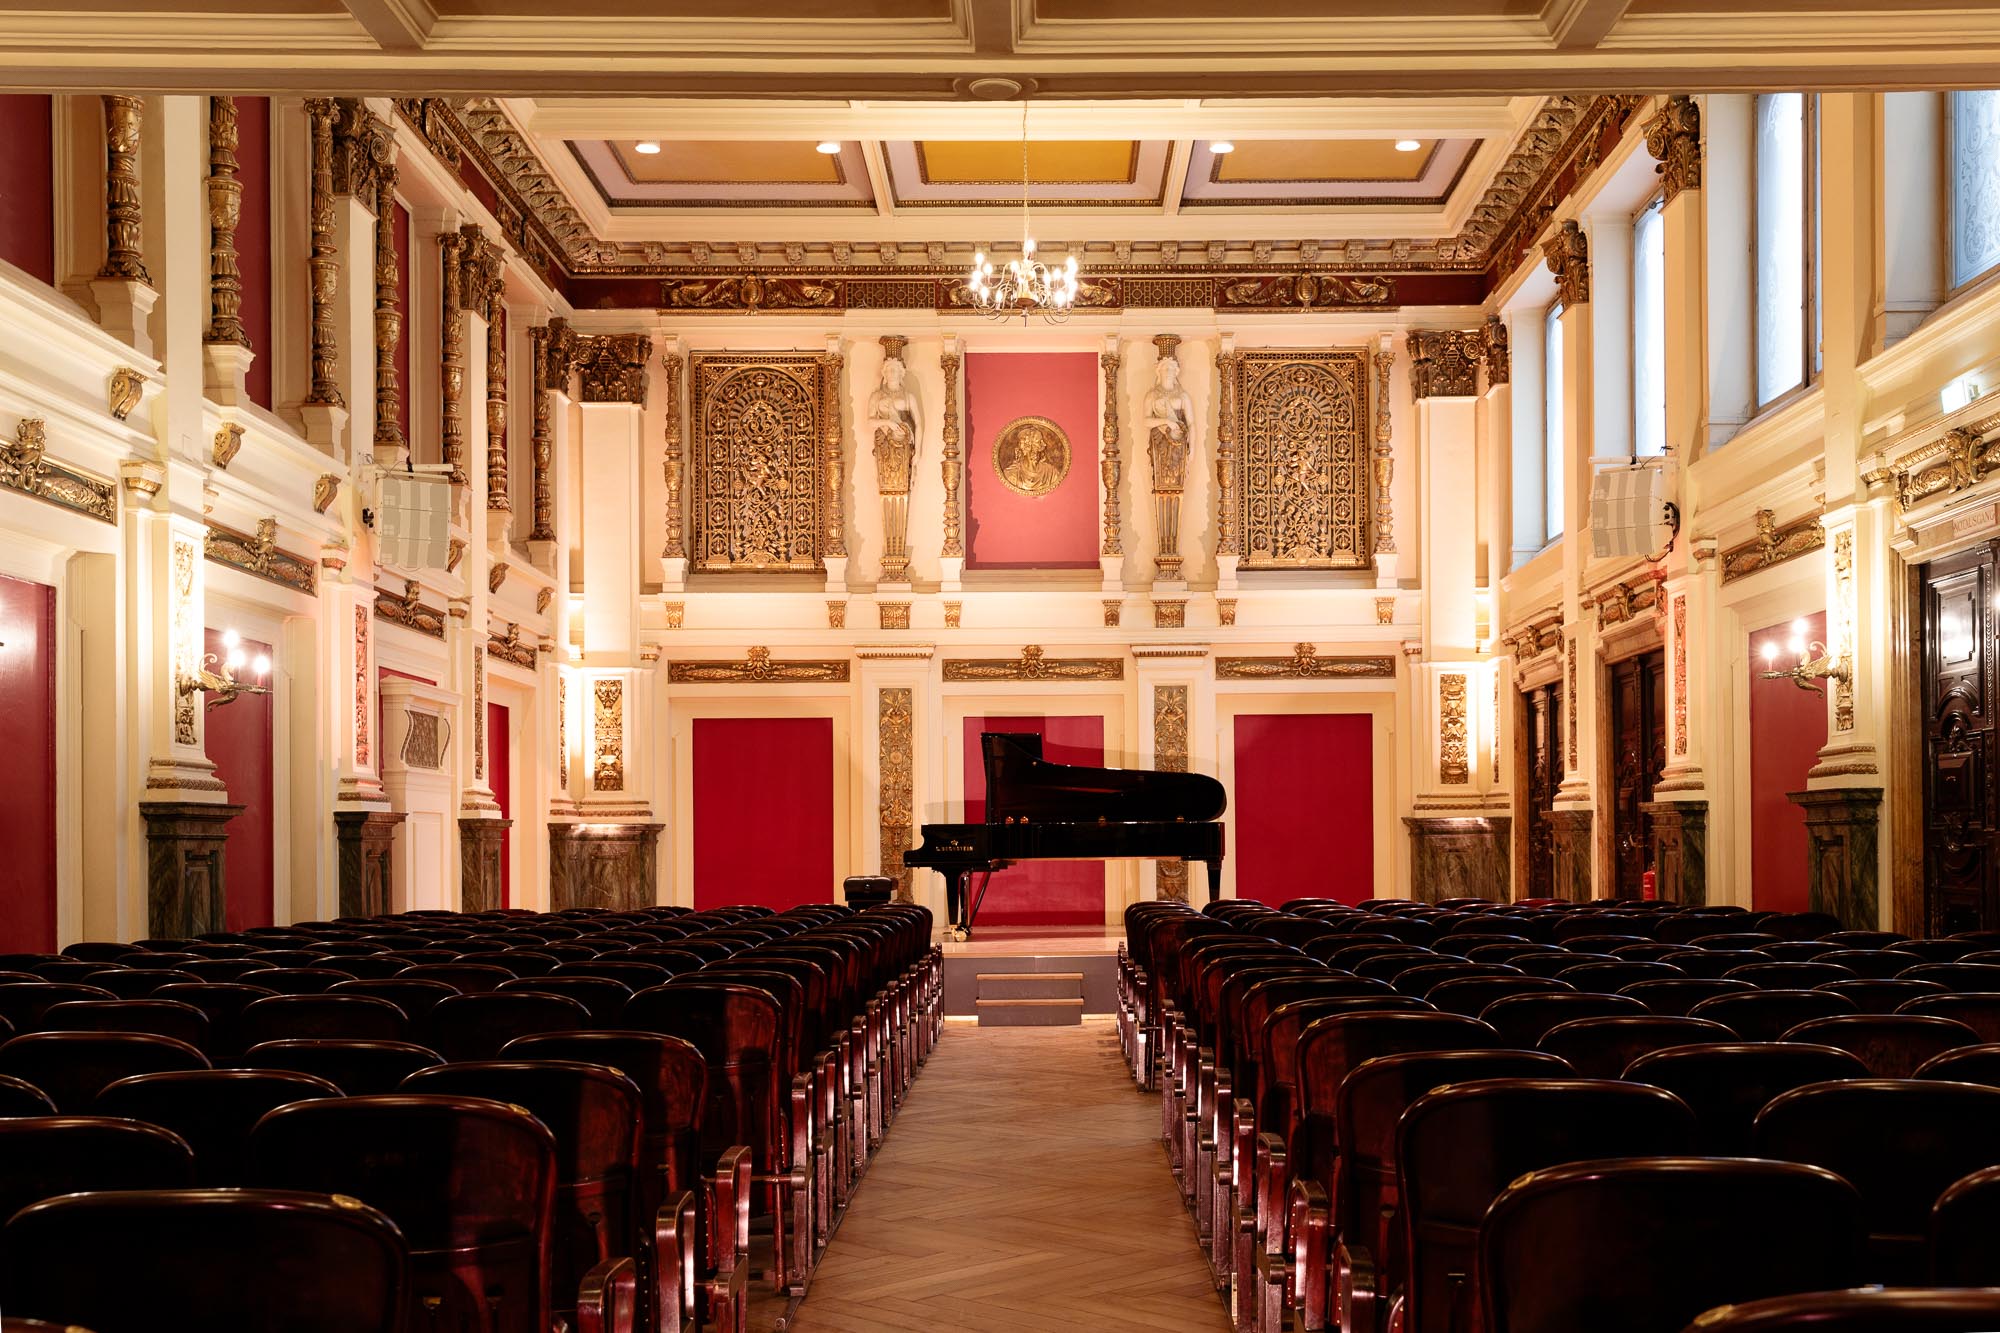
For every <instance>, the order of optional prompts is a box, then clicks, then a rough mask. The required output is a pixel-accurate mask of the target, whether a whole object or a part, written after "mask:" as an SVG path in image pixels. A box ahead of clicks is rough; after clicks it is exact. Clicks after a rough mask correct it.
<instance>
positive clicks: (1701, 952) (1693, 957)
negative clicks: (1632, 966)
mask: <svg viewBox="0 0 2000 1333" xmlns="http://www.w3.org/2000/svg"><path fill="white" fill-rule="evenodd" d="M1659 961H1661V962H1663V963H1672V964H1673V965H1674V966H1675V967H1678V968H1679V969H1680V970H1681V971H1683V972H1685V973H1687V974H1688V975H1689V976H1691V977H1719V976H1721V975H1723V974H1724V973H1725V972H1730V971H1734V970H1735V969H1736V968H1739V967H1744V966H1747V965H1749V964H1752V963H1768V962H1770V961H1771V960H1770V959H1769V958H1766V957H1765V956H1764V955H1763V954H1761V953H1758V952H1757V951H1756V950H1755V949H1677V950H1675V951H1674V952H1673V953H1670V954H1663V955H1661V957H1660V960H1659Z"/></svg>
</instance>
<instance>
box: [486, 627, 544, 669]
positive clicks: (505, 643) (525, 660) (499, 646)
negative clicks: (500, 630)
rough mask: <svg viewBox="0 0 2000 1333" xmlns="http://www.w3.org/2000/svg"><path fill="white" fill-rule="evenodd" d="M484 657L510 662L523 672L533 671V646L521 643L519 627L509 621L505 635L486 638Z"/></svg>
mask: <svg viewBox="0 0 2000 1333" xmlns="http://www.w3.org/2000/svg"><path fill="white" fill-rule="evenodd" d="M486 655H487V656H488V657H497V658H499V659H500V660H501V661H503V662H511V663H512V664H513V665H515V666H517V667H520V668H521V669H522V670H524V671H533V670H534V669H535V648H534V645H533V644H529V643H523V642H522V641H521V627H520V626H519V625H517V624H515V623H514V622H513V621H511V620H510V621H508V622H507V631H506V633H504V634H492V633H489V634H488V635H487V636H486Z"/></svg>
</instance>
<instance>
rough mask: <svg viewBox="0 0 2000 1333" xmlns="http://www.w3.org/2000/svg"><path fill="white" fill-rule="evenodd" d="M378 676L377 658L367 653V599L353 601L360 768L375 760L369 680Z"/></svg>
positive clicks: (356, 738)
mask: <svg viewBox="0 0 2000 1333" xmlns="http://www.w3.org/2000/svg"><path fill="white" fill-rule="evenodd" d="M374 678H375V671H374V662H373V661H372V660H370V657H369V653H368V607H367V605H366V604H365V603H362V602H356V603H355V604H354V763H355V765H356V766H357V767H359V768H364V769H365V768H367V767H369V765H370V764H371V763H372V762H373V756H374V746H373V744H372V743H371V742H370V740H369V730H368V728H369V717H370V715H371V714H372V713H373V712H374V709H373V708H371V707H370V706H369V705H370V703H371V701H372V696H373V693H374V692H373V690H372V689H371V688H370V683H371V682H372V681H373V680H374Z"/></svg>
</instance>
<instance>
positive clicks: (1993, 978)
mask: <svg viewBox="0 0 2000 1333" xmlns="http://www.w3.org/2000/svg"><path fill="white" fill-rule="evenodd" d="M1896 975H1897V976H1899V977H1906V978H1908V979H1909V980H1911V981H1935V982H1937V983H1938V984H1939V985H1940V986H1943V987H1944V988H1945V989H1947V990H1950V991H1955V992H1957V993H1958V994H1960V995H2000V963H1919V964H1918V965H1917V966H1915V967H1911V968H1905V969H1904V970H1903V971H1901V972H1898V973H1897V974H1896Z"/></svg>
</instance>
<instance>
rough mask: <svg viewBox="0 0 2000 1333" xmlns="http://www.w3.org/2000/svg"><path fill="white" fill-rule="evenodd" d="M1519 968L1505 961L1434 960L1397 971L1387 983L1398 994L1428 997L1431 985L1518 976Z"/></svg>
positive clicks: (1519, 973) (1519, 974)
mask: <svg viewBox="0 0 2000 1333" xmlns="http://www.w3.org/2000/svg"><path fill="white" fill-rule="evenodd" d="M1521 975H1522V973H1521V971H1520V969H1518V968H1513V967H1509V966H1508V965H1507V964H1505V963H1466V962H1457V961H1454V962H1441V963H1438V962H1434V963H1427V964H1425V965H1424V966H1422V967H1412V968H1406V969H1404V970H1402V971H1399V972H1398V973H1397V974H1396V975H1395V977H1394V978H1393V979H1391V980H1390V982H1389V984H1390V985H1391V986H1394V987H1395V988H1396V990H1397V992H1398V993H1399V994H1403V995H1416V996H1419V997H1425V998H1428V995H1429V992H1430V990H1431V988H1432V987H1433V986H1437V985H1440V984H1442V983H1444V982H1446V981H1452V980H1455V979H1457V978H1459V977H1518V976H1521Z"/></svg>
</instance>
